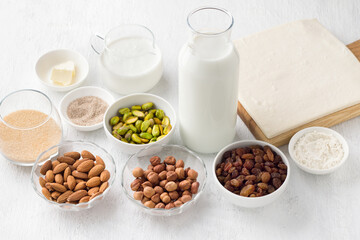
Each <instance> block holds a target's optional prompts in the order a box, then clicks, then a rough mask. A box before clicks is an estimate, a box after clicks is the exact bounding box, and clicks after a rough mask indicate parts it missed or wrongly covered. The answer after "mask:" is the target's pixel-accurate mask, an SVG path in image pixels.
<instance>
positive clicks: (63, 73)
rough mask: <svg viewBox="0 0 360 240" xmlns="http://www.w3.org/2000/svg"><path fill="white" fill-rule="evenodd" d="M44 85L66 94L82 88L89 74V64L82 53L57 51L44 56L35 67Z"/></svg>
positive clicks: (65, 50) (64, 50)
mask: <svg viewBox="0 0 360 240" xmlns="http://www.w3.org/2000/svg"><path fill="white" fill-rule="evenodd" d="M35 71H36V74H37V76H38V78H39V80H40V82H41V83H42V84H44V85H45V86H46V87H48V88H49V89H51V90H53V91H58V92H66V91H70V90H72V89H74V88H76V87H78V86H80V85H81V84H82V83H83V82H84V81H85V79H86V77H87V75H88V73H89V63H88V62H87V60H86V59H85V57H83V56H82V55H81V54H80V53H78V52H76V51H73V50H69V49H57V50H53V51H50V52H47V53H45V54H44V55H42V56H41V57H40V58H39V60H38V61H37V62H36V65H35Z"/></svg>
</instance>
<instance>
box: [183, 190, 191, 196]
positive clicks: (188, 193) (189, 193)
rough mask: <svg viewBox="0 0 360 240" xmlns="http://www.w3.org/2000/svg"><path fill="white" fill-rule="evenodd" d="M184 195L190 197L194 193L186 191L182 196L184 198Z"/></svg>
mask: <svg viewBox="0 0 360 240" xmlns="http://www.w3.org/2000/svg"><path fill="white" fill-rule="evenodd" d="M184 195H190V196H192V193H191V192H189V191H188V190H186V191H184V192H183V193H182V196H184Z"/></svg>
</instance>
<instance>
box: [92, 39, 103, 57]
mask: <svg viewBox="0 0 360 240" xmlns="http://www.w3.org/2000/svg"><path fill="white" fill-rule="evenodd" d="M100 40H101V41H102V44H101V45H102V46H103V48H102V49H101V51H100V50H97V48H96V45H99V42H100ZM103 41H104V37H102V36H100V35H99V34H95V35H92V36H91V38H90V45H91V48H92V49H93V50H94V52H96V53H97V54H99V55H100V53H101V52H102V51H103V50H104V43H103Z"/></svg>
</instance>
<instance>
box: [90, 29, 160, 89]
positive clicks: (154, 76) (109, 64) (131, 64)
mask: <svg viewBox="0 0 360 240" xmlns="http://www.w3.org/2000/svg"><path fill="white" fill-rule="evenodd" d="M97 37H99V36H97ZM99 38H101V37H99ZM102 39H103V38H102ZM103 40H104V42H105V43H104V45H105V46H104V50H103V51H98V50H96V47H95V46H94V45H95V44H94V41H93V44H92V47H93V49H94V50H95V51H96V52H97V53H99V54H100V57H99V64H98V66H99V70H100V71H99V73H100V78H101V79H102V80H103V82H104V83H105V85H106V86H107V88H109V89H110V90H112V91H115V92H118V93H120V94H129V93H135V92H146V91H148V90H150V89H151V88H152V87H154V86H155V85H156V83H157V82H158V81H159V80H160V78H161V75H162V72H163V68H162V56H161V52H160V49H159V48H158V46H157V45H156V44H155V40H154V35H153V33H152V32H151V31H150V30H149V29H148V28H146V27H144V26H141V25H135V24H131V25H122V26H119V27H117V28H114V29H113V30H111V31H110V32H109V33H108V34H107V35H106V36H105V38H104V39H103Z"/></svg>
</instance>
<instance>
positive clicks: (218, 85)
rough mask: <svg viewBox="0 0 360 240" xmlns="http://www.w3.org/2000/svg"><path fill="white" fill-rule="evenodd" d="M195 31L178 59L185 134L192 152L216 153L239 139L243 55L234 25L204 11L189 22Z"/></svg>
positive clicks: (224, 15) (220, 12)
mask: <svg viewBox="0 0 360 240" xmlns="http://www.w3.org/2000/svg"><path fill="white" fill-rule="evenodd" d="M187 22H188V26H189V28H190V31H191V35H190V38H189V39H188V42H187V43H186V44H185V45H184V46H183V48H182V49H181V51H180V54H179V119H180V134H181V137H182V140H183V141H184V143H185V145H186V146H187V147H189V148H190V149H192V150H194V151H197V152H202V153H213V152H217V151H219V150H220V149H221V148H223V147H224V146H225V145H227V144H229V143H231V142H232V141H233V139H234V137H235V132H236V131H235V126H236V118H237V115H236V106H237V92H238V78H239V56H238V53H237V51H236V49H235V47H234V45H233V43H232V41H231V40H230V33H231V28H232V26H233V23H234V20H233V17H232V15H231V14H230V13H229V12H228V11H226V10H224V9H220V8H215V7H203V8H199V9H196V10H194V11H193V12H191V13H190V14H189V16H188V18H187Z"/></svg>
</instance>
